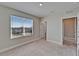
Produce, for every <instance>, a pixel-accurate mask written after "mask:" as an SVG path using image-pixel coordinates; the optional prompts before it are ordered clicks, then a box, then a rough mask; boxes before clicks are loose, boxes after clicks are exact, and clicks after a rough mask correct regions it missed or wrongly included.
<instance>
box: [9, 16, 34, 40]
mask: <svg viewBox="0 0 79 59" xmlns="http://www.w3.org/2000/svg"><path fill="white" fill-rule="evenodd" d="M12 16H16V17H21V18H25V19H30V20H32V33H31V35H23V34H22V35H18V36H16V37H13V38H12V37H11V36H12V28H11V17H12ZM9 21H10V22H9V23H10V39H16V38H20V37H31V36H32V35H33V24H34V22H33V18H29V17H24V16H18V15H10V16H9Z"/></svg>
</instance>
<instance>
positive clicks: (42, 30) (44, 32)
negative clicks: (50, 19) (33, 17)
mask: <svg viewBox="0 0 79 59" xmlns="http://www.w3.org/2000/svg"><path fill="white" fill-rule="evenodd" d="M40 37H41V39H45V40H46V38H47V22H46V21H41V23H40Z"/></svg>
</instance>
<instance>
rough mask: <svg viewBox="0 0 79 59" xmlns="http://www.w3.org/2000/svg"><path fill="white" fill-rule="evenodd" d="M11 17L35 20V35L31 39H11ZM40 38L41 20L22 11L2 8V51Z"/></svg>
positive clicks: (0, 9)
mask: <svg viewBox="0 0 79 59" xmlns="http://www.w3.org/2000/svg"><path fill="white" fill-rule="evenodd" d="M10 15H17V16H23V17H28V18H32V19H33V23H34V24H33V35H32V36H30V37H20V38H17V39H11V38H10ZM39 37H40V23H39V18H38V17H35V16H32V15H29V14H26V13H22V12H20V11H17V10H14V9H11V8H7V7H4V6H0V50H2V49H5V48H8V47H11V46H14V45H17V44H20V43H23V42H26V41H29V40H34V39H38V38H39Z"/></svg>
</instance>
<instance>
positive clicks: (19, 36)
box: [11, 34, 32, 39]
mask: <svg viewBox="0 0 79 59" xmlns="http://www.w3.org/2000/svg"><path fill="white" fill-rule="evenodd" d="M31 36H32V34H30V35H18V36H15V37H12V36H11V39H17V38H21V37H31Z"/></svg>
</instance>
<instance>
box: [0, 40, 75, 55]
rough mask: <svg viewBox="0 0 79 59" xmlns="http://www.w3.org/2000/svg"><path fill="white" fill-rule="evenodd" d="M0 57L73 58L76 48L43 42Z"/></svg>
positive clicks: (34, 43)
mask: <svg viewBox="0 0 79 59" xmlns="http://www.w3.org/2000/svg"><path fill="white" fill-rule="evenodd" d="M0 55H1V56H75V55H76V48H71V47H66V46H60V45H57V44H55V43H51V42H48V41H45V40H43V39H42V40H38V41H35V42H33V43H30V44H26V45H23V46H21V47H17V48H15V49H12V50H10V51H7V52H4V53H1V54H0Z"/></svg>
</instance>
